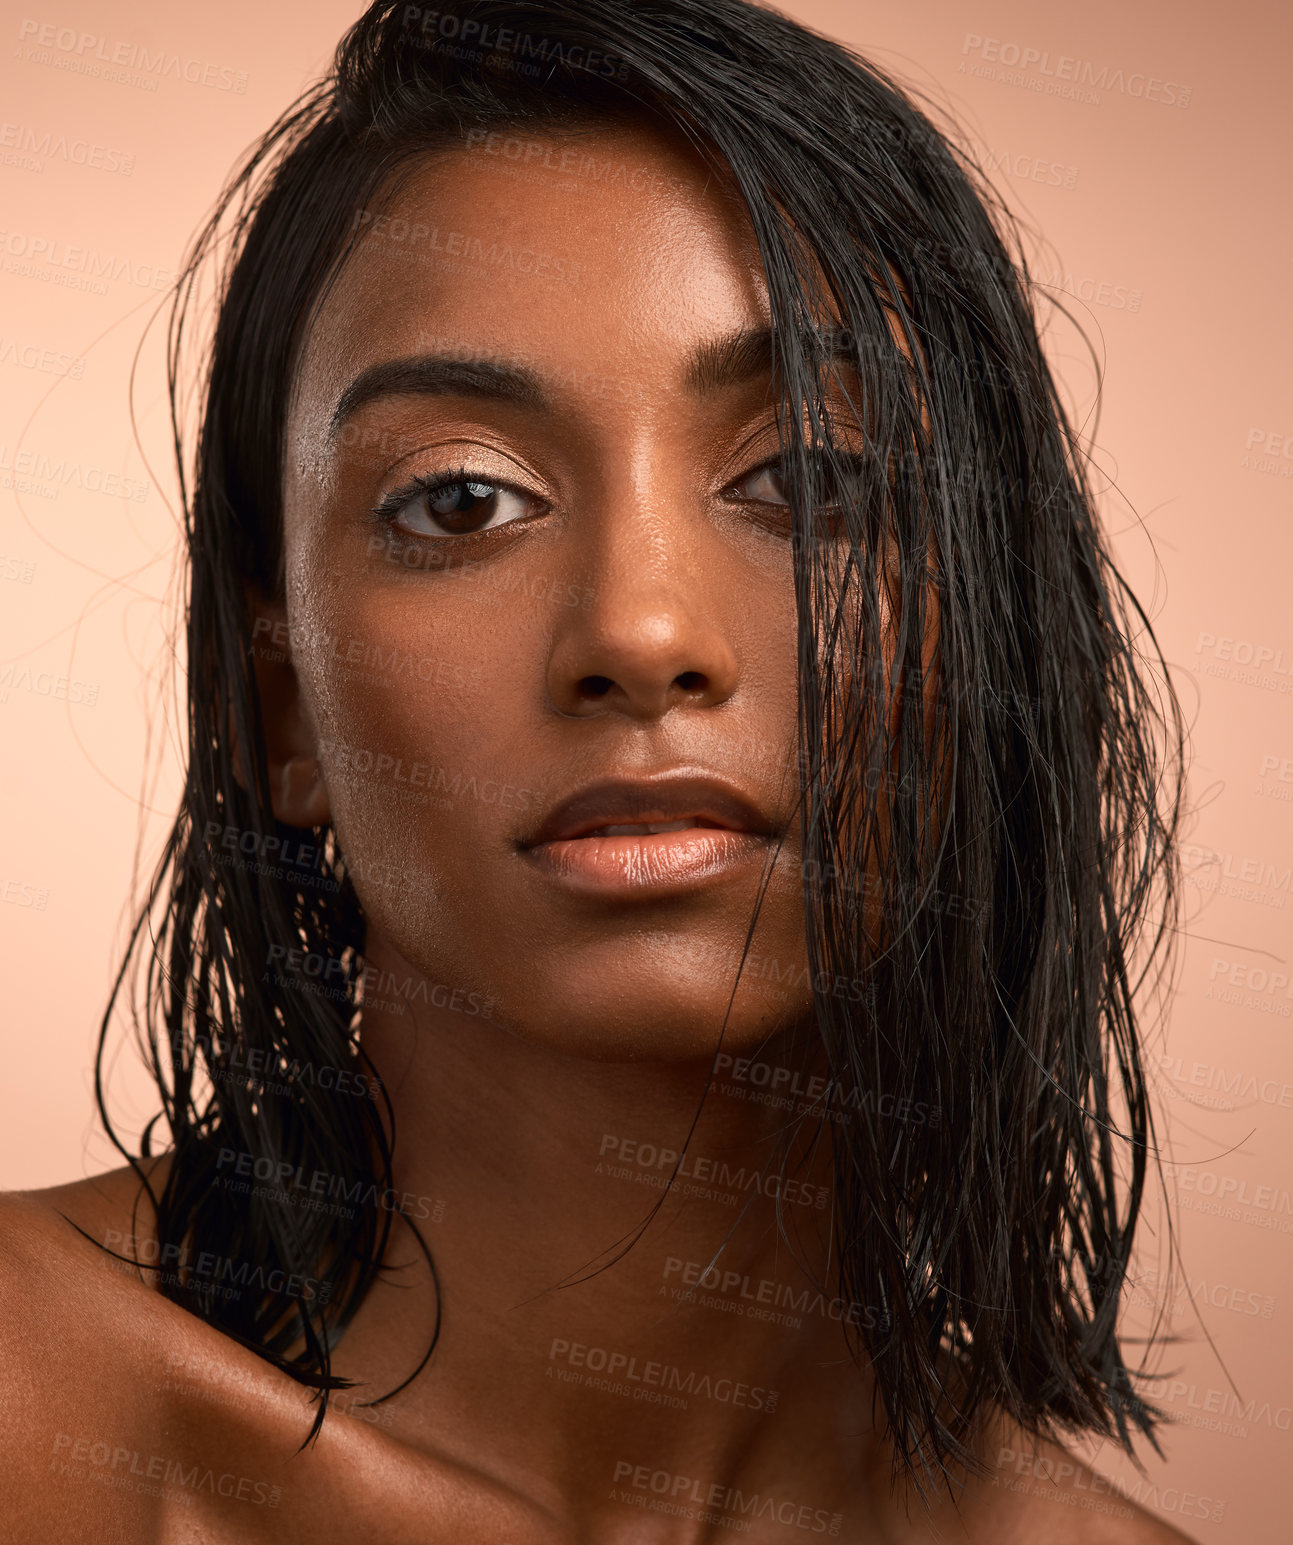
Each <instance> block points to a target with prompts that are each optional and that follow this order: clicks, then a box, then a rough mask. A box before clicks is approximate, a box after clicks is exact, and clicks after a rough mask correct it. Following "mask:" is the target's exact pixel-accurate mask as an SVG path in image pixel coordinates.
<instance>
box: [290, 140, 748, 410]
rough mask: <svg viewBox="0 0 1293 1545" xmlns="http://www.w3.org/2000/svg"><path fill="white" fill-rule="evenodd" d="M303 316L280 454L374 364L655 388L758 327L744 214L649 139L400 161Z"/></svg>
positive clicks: (487, 144) (718, 186)
mask: <svg viewBox="0 0 1293 1545" xmlns="http://www.w3.org/2000/svg"><path fill="white" fill-rule="evenodd" d="M353 230H354V232H355V234H356V238H357V245H356V246H355V249H354V250H353V252H352V253H351V255H350V257H349V258H348V259H347V261H346V263H345V265H344V266H343V268H342V270H341V273H340V275H339V278H338V280H337V282H336V283H335V284H334V285H333V287H332V289H331V290H330V292H329V293H328V295H327V296H326V298H325V300H324V302H323V304H322V306H321V307H320V308H319V310H318V311H317V313H316V314H315V316H314V318H313V320H312V322H311V325H310V328H309V331H308V334H307V337H306V339H305V343H304V347H303V350H302V354H301V359H300V362H299V365H298V370H297V379H296V383H295V385H296V390H295V392H294V397H293V408H292V413H291V416H290V421H289V438H291V437H297V438H299V437H300V436H302V435H305V436H307V437H313V436H315V435H322V434H323V433H325V432H326V424H327V421H328V420H329V418H330V416H331V413H332V411H333V409H334V408H335V406H336V404H337V401H338V399H339V398H340V396H341V393H342V392H343V391H344V389H345V386H346V383H347V382H348V381H350V380H352V379H353V378H354V377H355V376H356V375H358V374H359V373H360V372H362V371H363V370H364V369H366V368H368V367H369V366H371V365H373V364H374V363H377V362H380V361H386V360H393V359H400V358H404V357H409V356H413V355H417V354H425V353H431V352H434V353H441V354H442V353H445V352H446V351H449V352H452V351H457V352H458V353H459V355H460V356H461V357H463V358H464V359H470V358H472V357H476V358H483V359H490V358H500V359H501V358H507V359H512V360H515V359H521V360H525V361H527V362H530V363H533V364H535V365H537V366H539V367H540V368H543V369H546V371H547V372H548V373H551V374H562V373H564V372H566V371H567V370H569V369H580V368H582V369H583V370H585V371H586V370H587V369H589V368H590V366H592V365H595V366H596V367H597V368H599V369H601V370H602V371H603V372H610V373H623V374H630V375H631V374H634V373H640V372H642V371H644V370H645V371H647V372H657V373H659V372H663V373H664V374H666V375H667V374H668V373H669V372H670V371H671V370H672V369H673V368H674V367H675V366H677V367H678V368H681V364H680V362H681V361H682V360H683V359H684V358H685V357H686V356H687V355H688V354H689V353H690V352H691V350H692V348H693V346H694V344H695V342H696V341H697V340H698V339H701V338H704V337H708V336H711V335H713V334H714V333H716V332H723V331H727V330H732V329H735V328H738V327H741V326H750V325H752V324H758V323H760V322H763V321H765V320H766V317H767V301H766V290H765V286H764V281H763V277H762V267H761V264H760V261H759V255H758V248H757V244H756V242H755V240H754V235H753V231H752V229H751V227H750V225H749V220H748V216H747V215H746V213H745V210H744V207H743V205H742V204H741V203H740V201H739V200H738V199H737V198H736V197H735V196H734V195H733V193H732V192H731V190H730V189H729V188H728V187H727V186H725V185H724V184H723V183H722V182H720V181H719V180H718V179H717V178H716V177H715V176H714V175H713V173H712V172H711V171H710V169H709V168H707V167H706V166H705V164H704V163H703V162H701V161H700V160H699V159H698V158H696V157H695V156H694V155H693V154H692V153H691V152H690V151H688V150H687V149H686V147H684V146H681V145H679V144H677V143H674V142H672V141H670V140H668V139H666V138H665V137H664V136H663V135H662V134H661V133H660V132H658V131H656V130H653V129H646V128H633V127H614V128H605V129H591V130H583V131H581V132H579V133H577V134H574V133H551V134H536V133H533V132H532V131H528V130H526V131H516V132H509V133H506V134H502V133H500V134H498V135H494V136H482V137H479V138H478V139H477V142H476V143H474V144H468V145H464V146H462V147H461V148H459V147H455V148H454V149H453V150H452V151H450V152H447V153H443V154H437V155H434V156H428V157H426V158H424V159H423V160H420V161H417V162H414V163H412V164H411V165H410V166H408V167H407V168H406V169H405V171H404V172H403V173H402V174H401V176H400V178H399V180H398V183H397V184H396V185H395V186H394V187H392V188H390V189H388V190H385V191H384V192H383V194H382V196H381V197H379V198H376V199H374V200H372V201H371V202H370V205H369V207H367V208H365V209H361V210H356V211H355V215H354V219H353Z"/></svg>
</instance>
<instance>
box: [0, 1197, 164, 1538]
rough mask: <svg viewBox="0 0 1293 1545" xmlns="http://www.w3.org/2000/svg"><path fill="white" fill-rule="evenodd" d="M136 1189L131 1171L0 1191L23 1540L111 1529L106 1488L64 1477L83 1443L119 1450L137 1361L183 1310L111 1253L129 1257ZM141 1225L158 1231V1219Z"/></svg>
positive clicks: (7, 1380)
mask: <svg viewBox="0 0 1293 1545" xmlns="http://www.w3.org/2000/svg"><path fill="white" fill-rule="evenodd" d="M138 1189H139V1177H138V1176H136V1175H133V1174H131V1172H130V1171H129V1169H128V1168H127V1169H126V1173H125V1174H124V1175H123V1174H122V1173H121V1172H113V1173H111V1174H108V1175H104V1176H100V1177H96V1178H95V1179H93V1180H87V1181H79V1182H75V1183H73V1184H71V1185H65V1186H56V1187H51V1188H49V1189H48V1190H43V1191H26V1192H3V1193H0V1303H3V1305H4V1310H3V1313H2V1314H0V1446H2V1447H3V1452H4V1454H5V1474H4V1477H3V1480H2V1481H0V1495H2V1496H3V1503H4V1508H5V1514H6V1527H7V1530H8V1531H10V1532H8V1533H7V1535H6V1537H7V1538H10V1539H13V1540H14V1541H16V1542H21V1541H26V1540H28V1539H31V1540H36V1539H50V1538H59V1539H67V1540H69V1541H72V1540H80V1539H82V1538H86V1539H89V1538H95V1537H96V1536H95V1535H94V1534H93V1533H92V1532H91V1531H93V1530H96V1529H97V1530H98V1531H99V1533H98V1535H97V1537H98V1538H104V1539H107V1538H111V1537H112V1536H111V1535H105V1534H104V1533H103V1532H102V1531H103V1524H104V1520H103V1515H102V1513H101V1509H100V1503H101V1497H100V1495H99V1488H97V1487H95V1486H94V1485H92V1484H87V1483H85V1482H82V1483H81V1484H79V1485H60V1484H59V1482H58V1479H57V1477H58V1475H59V1469H58V1467H59V1466H60V1464H64V1463H65V1461H67V1460H68V1459H70V1456H71V1454H72V1452H73V1451H74V1450H76V1449H77V1448H78V1446H79V1445H81V1444H82V1443H83V1442H84V1443H102V1444H111V1445H113V1446H114V1447H117V1446H119V1445H120V1444H121V1443H122V1442H123V1441H129V1440H130V1438H131V1437H132V1436H133V1435H134V1434H135V1433H136V1432H137V1430H138V1427H139V1423H138V1420H137V1416H138V1411H137V1406H138V1399H137V1395H136V1394H135V1393H134V1388H135V1386H134V1381H133V1376H134V1370H135V1367H136V1359H137V1357H138V1354H139V1351H140V1348H141V1346H153V1347H155V1346H158V1345H160V1344H161V1341H160V1339H159V1331H160V1330H164V1324H163V1323H162V1322H164V1320H165V1317H166V1314H167V1311H170V1312H171V1313H172V1314H178V1313H180V1311H177V1310H176V1309H175V1306H174V1305H171V1304H168V1303H167V1302H166V1301H165V1300H164V1299H162V1298H161V1297H160V1295H158V1294H157V1293H155V1292H154V1291H153V1289H152V1288H151V1287H149V1286H148V1285H147V1283H146V1282H145V1281H144V1280H143V1279H142V1278H141V1276H140V1274H139V1273H138V1272H135V1271H133V1270H132V1269H131V1268H129V1267H127V1266H126V1265H125V1264H124V1263H122V1262H118V1261H116V1260H115V1259H114V1258H113V1255H112V1254H110V1253H109V1252H110V1251H112V1250H113V1249H114V1248H115V1249H116V1250H117V1251H118V1252H121V1253H124V1251H123V1244H122V1242H123V1241H124V1240H125V1239H127V1238H128V1237H129V1234H130V1232H131V1229H132V1227H133V1225H132V1217H133V1216H135V1215H136V1209H135V1206H134V1202H135V1193H136V1192H137V1191H138ZM141 1230H142V1231H144V1232H146V1233H147V1234H148V1235H149V1236H150V1237H151V1215H149V1216H148V1219H147V1222H146V1223H141ZM146 1509H147V1503H146V1499H144V1498H140V1499H139V1501H138V1503H137V1505H136V1506H135V1507H134V1508H133V1510H131V1511H129V1512H128V1513H126V1514H123V1515H122V1519H121V1521H122V1524H123V1529H124V1528H135V1527H143V1526H144V1523H145V1518H144V1514H145V1513H146ZM138 1537H140V1538H145V1537H147V1535H146V1534H140V1535H139V1536H138Z"/></svg>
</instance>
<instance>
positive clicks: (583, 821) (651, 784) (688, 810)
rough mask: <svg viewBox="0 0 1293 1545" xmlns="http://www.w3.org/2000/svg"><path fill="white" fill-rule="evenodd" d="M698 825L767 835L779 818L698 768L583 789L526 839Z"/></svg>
mask: <svg viewBox="0 0 1293 1545" xmlns="http://www.w3.org/2000/svg"><path fill="white" fill-rule="evenodd" d="M693 827H719V828H723V829H725V830H727V831H733V832H748V833H752V834H754V835H757V836H762V837H767V836H771V835H773V833H774V832H775V829H776V828H775V823H774V822H773V821H772V820H771V819H770V818H769V817H767V816H766V815H765V814H764V813H763V812H762V811H761V810H760V809H759V807H758V806H757V805H756V804H755V803H754V801H753V800H752V799H750V798H749V797H748V796H747V795H746V794H745V793H743V792H742V791H741V790H740V789H737V788H735V787H734V786H733V785H731V784H729V783H726V782H724V781H722V780H720V779H716V778H713V777H710V776H708V775H698V774H695V773H692V772H680V773H671V774H668V775H665V776H662V777H656V778H647V779H631V780H630V779H611V780H607V781H605V782H601V783H596V784H593V785H591V786H590V787H588V788H586V789H581V790H580V791H579V792H578V793H576V794H573V795H571V796H570V798H568V799H565V800H563V801H562V802H561V803H560V804H558V805H556V806H555V807H554V808H553V809H552V810H551V811H550V812H549V813H548V815H547V816H546V817H545V818H544V820H543V822H542V824H541V825H540V826H539V828H538V830H537V831H535V832H534V834H533V835H532V836H531V837H530V838H528V839H527V840H526V841H523V842H522V843H521V847H522V848H527V849H529V848H536V847H540V846H542V845H543V844H545V843H550V842H570V841H577V840H579V839H581V838H589V837H648V836H652V835H656V834H659V833H663V832H677V831H686V830H689V829H690V828H693Z"/></svg>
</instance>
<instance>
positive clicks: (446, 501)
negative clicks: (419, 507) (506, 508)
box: [427, 483, 495, 531]
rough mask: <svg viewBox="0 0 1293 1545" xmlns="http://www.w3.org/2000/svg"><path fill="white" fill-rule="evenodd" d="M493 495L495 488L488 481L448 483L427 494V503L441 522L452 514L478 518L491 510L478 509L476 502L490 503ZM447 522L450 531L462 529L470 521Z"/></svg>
mask: <svg viewBox="0 0 1293 1545" xmlns="http://www.w3.org/2000/svg"><path fill="white" fill-rule="evenodd" d="M494 495H495V490H494V488H493V486H492V485H491V484H489V483H448V484H446V485H445V486H444V487H443V488H440V489H437V491H436V492H435V493H434V494H431V495H429V496H428V498H427V505H428V507H429V508H430V510H431V513H432V514H433V515H434V516H435V517H436V518H437V519H438V520H440V521H442V522H444V520H445V517H446V516H454V515H473V516H475V517H476V518H477V520H479V519H480V517H481V516H482V515H486V516H487V515H488V514H490V513H492V511H485V510H482V509H479V508H477V507H476V506H477V504H478V503H482V502H483V503H486V504H492V502H493V499H494ZM447 524H448V526H449V529H450V530H451V531H452V530H460V529H463V528H464V525H466V526H469V525H470V522H466V523H464V522H462V521H453V520H450V521H449V522H448V523H447Z"/></svg>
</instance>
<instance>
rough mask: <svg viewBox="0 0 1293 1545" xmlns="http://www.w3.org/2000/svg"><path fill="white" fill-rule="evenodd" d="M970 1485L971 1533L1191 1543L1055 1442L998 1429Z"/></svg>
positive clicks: (1115, 1544) (1119, 1543) (1081, 1542)
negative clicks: (987, 1462)
mask: <svg viewBox="0 0 1293 1545" xmlns="http://www.w3.org/2000/svg"><path fill="white" fill-rule="evenodd" d="M992 1459H993V1468H992V1470H991V1472H990V1473H989V1475H988V1476H987V1477H986V1478H984V1479H983V1480H981V1481H979V1482H976V1483H975V1485H974V1487H973V1489H972V1514H973V1518H974V1526H973V1528H972V1529H971V1532H970V1536H969V1537H970V1538H971V1539H972V1540H978V1539H980V1538H981V1539H983V1540H988V1539H991V1540H992V1541H993V1542H994V1545H1014V1542H1019V1545H1025V1542H1029V1545H1031V1542H1032V1541H1034V1540H1038V1539H1045V1540H1047V1541H1053V1542H1056V1545H1058V1542H1061V1541H1063V1542H1066V1545H1198V1542H1197V1540H1196V1539H1195V1538H1194V1537H1193V1536H1192V1535H1189V1534H1185V1533H1183V1532H1182V1531H1181V1530H1180V1529H1178V1528H1176V1527H1175V1526H1174V1525H1172V1524H1171V1523H1169V1522H1168V1521H1167V1520H1166V1519H1165V1518H1162V1517H1161V1516H1159V1515H1158V1514H1156V1513H1153V1512H1151V1511H1150V1510H1149V1509H1148V1508H1145V1507H1143V1506H1141V1505H1140V1503H1138V1502H1135V1501H1133V1500H1132V1498H1131V1497H1129V1496H1127V1495H1126V1494H1125V1492H1124V1491H1123V1490H1122V1489H1121V1488H1120V1487H1119V1486H1118V1485H1117V1484H1116V1483H1115V1482H1114V1481H1112V1480H1110V1479H1109V1477H1108V1476H1105V1475H1101V1474H1100V1473H1099V1471H1097V1470H1094V1469H1093V1468H1092V1467H1091V1466H1090V1465H1088V1464H1086V1463H1084V1462H1083V1461H1082V1460H1080V1459H1078V1458H1077V1457H1076V1456H1075V1455H1073V1454H1070V1453H1069V1452H1067V1450H1065V1449H1064V1448H1062V1447H1061V1446H1060V1445H1059V1444H1056V1443H1045V1442H1036V1441H1033V1440H1029V1439H1027V1438H1024V1437H1023V1436H1022V1435H1019V1434H1013V1435H1008V1436H1003V1438H1002V1441H1001V1443H1000V1444H999V1446H998V1447H997V1448H996V1451H995V1453H994V1454H993V1456H992Z"/></svg>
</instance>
